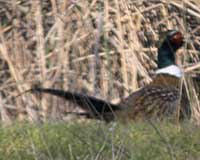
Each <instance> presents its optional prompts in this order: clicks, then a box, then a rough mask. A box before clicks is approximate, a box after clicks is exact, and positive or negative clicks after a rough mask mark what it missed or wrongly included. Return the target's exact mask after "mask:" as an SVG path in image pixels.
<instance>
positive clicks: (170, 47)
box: [158, 30, 184, 74]
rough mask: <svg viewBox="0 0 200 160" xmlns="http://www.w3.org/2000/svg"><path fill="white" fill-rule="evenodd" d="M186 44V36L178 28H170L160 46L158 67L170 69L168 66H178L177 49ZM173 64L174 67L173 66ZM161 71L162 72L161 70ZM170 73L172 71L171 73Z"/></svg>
mask: <svg viewBox="0 0 200 160" xmlns="http://www.w3.org/2000/svg"><path fill="white" fill-rule="evenodd" d="M183 44H184V36H183V34H182V33H181V32H179V31H177V30H169V31H167V33H166V36H165V38H164V40H163V41H162V43H161V45H160V47H159V48H158V69H159V71H160V70H163V69H164V70H165V71H167V72H173V70H172V69H171V71H168V70H167V68H174V67H175V68H176V67H177V66H176V59H175V58H176V51H177V50H178V49H179V48H181V47H182V46H183ZM172 66H173V67H172ZM160 73H161V72H160ZM169 74H170V73H169Z"/></svg>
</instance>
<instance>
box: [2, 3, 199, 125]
mask: <svg viewBox="0 0 200 160" xmlns="http://www.w3.org/2000/svg"><path fill="white" fill-rule="evenodd" d="M0 22H1V23H0V84H1V85H0V115H1V116H0V117H1V120H2V121H4V122H7V123H8V122H11V121H12V120H13V119H16V118H17V119H28V120H30V121H38V120H41V119H47V118H50V119H65V118H66V114H65V113H66V112H67V111H70V110H71V109H72V106H71V105H68V104H67V103H66V102H64V101H62V100H61V99H56V98H55V97H49V96H47V95H42V96H39V97H38V96H36V95H33V94H28V93H27V94H23V95H22V96H20V97H18V98H15V96H16V95H18V94H20V93H22V92H24V91H25V90H27V89H29V88H30V87H31V86H32V85H33V84H37V83H40V84H41V85H42V86H44V87H54V88H63V89H69V90H76V91H80V92H85V93H87V94H90V95H95V96H97V97H101V98H104V99H108V100H113V101H116V99H119V98H120V97H122V96H125V95H127V94H129V93H130V92H132V91H134V90H136V89H137V88H138V87H141V86H143V85H145V84H147V83H149V82H150V81H151V78H152V74H153V73H154V70H155V68H156V54H157V46H158V45H159V43H158V42H159V38H160V37H159V35H162V33H163V32H164V31H165V30H166V29H179V30H180V31H181V32H183V33H184V34H185V36H186V39H187V45H185V47H184V48H183V49H182V50H181V51H180V54H179V55H180V56H179V63H180V65H181V66H182V68H183V70H184V71H185V79H184V82H185V84H187V86H188V87H187V91H188V94H189V95H190V102H191V103H192V108H193V120H195V121H199V117H200V107H199V97H198V96H199V90H198V86H199V84H200V83H199V84H198V81H199V78H198V77H199V75H200V74H199V67H200V62H199V58H200V55H199V49H200V5H199V3H198V2H194V1H187V0H184V1H167V0H166V1H164V0H151V1H147V0H146V1H140V0H103V1H102V0H88V1H85V0H77V1H76V0H65V1H59V0H42V1H40V0H33V1H30V0H28V1H27V0H12V1H7V0H0ZM188 77H189V78H188ZM190 77H192V79H195V81H194V82H193V80H191V78H190Z"/></svg>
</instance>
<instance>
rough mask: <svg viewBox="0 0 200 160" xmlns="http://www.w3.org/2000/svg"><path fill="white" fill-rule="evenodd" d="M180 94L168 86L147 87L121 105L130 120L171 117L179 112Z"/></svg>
mask: <svg viewBox="0 0 200 160" xmlns="http://www.w3.org/2000/svg"><path fill="white" fill-rule="evenodd" d="M179 97H180V93H179V90H178V89H177V88H173V87H168V86H159V85H156V86H146V87H144V88H142V89H141V90H139V91H137V92H134V93H133V94H131V95H130V96H128V97H127V98H126V99H124V100H123V101H122V102H121V103H120V105H122V106H124V107H125V112H127V113H128V116H129V118H132V119H138V118H151V117H160V118H161V117H163V116H169V115H172V114H174V113H176V111H177V109H178V108H177V107H178V104H179Z"/></svg>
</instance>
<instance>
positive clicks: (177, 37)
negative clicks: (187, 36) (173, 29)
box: [170, 32, 184, 46]
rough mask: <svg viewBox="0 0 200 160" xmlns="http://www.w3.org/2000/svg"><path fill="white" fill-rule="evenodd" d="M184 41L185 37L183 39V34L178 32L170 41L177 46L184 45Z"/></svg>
mask: <svg viewBox="0 0 200 160" xmlns="http://www.w3.org/2000/svg"><path fill="white" fill-rule="evenodd" d="M183 39H184V37H183V35H182V33H181V32H177V33H176V34H174V35H173V37H172V38H171V39H170V41H171V42H172V43H173V44H175V45H177V46H180V45H182V44H183Z"/></svg>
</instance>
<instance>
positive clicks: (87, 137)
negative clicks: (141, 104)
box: [0, 122, 200, 160]
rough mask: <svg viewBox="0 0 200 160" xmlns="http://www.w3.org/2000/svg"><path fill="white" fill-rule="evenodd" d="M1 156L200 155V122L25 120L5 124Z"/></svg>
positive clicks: (181, 159) (129, 159)
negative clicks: (43, 121) (176, 123)
mask: <svg viewBox="0 0 200 160" xmlns="http://www.w3.org/2000/svg"><path fill="white" fill-rule="evenodd" d="M0 133H1V134H0V159H1V160H4V159H5V160H7V159H9V160H15V159H24V160H35V159H38V160H64V159H67V160H78V159H80V160H89V159H92V160H119V159H123V160H173V159H174V160H175V159H176V160H198V159H199V157H200V143H199V139H200V128H198V127H196V126H194V125H192V124H191V123H189V122H184V123H183V124H180V125H175V124H171V123H169V122H162V123H156V124H155V125H152V124H151V123H147V122H146V123H144V122H137V123H129V124H126V125H125V124H120V123H111V124H108V125H105V124H102V123H98V122H90V123H80V122H73V123H70V124H66V123H63V122H57V123H45V124H31V125H30V124H25V123H24V124H20V123H17V124H15V125H13V126H10V127H6V128H4V127H1V128H0Z"/></svg>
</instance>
